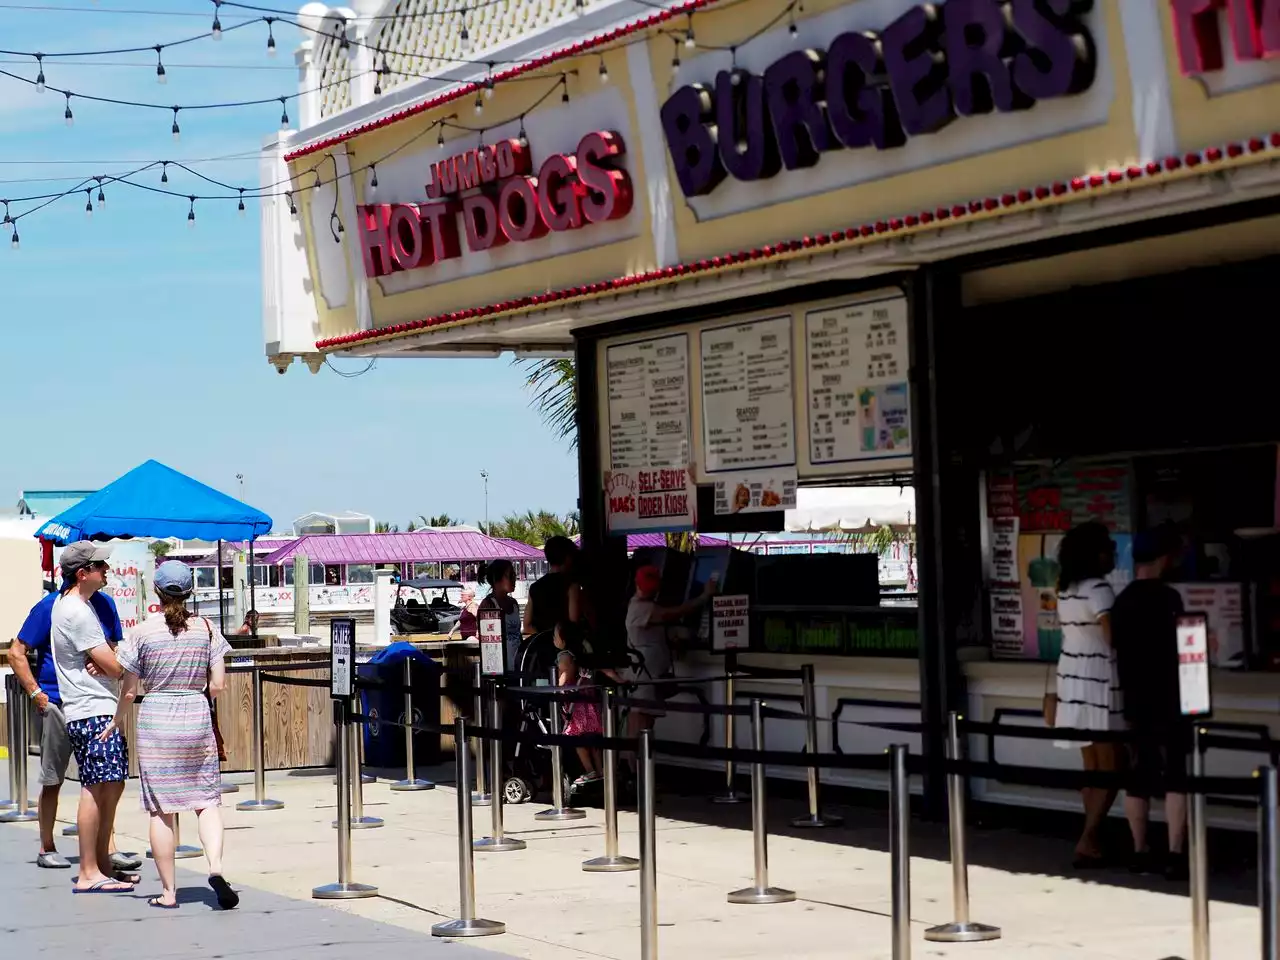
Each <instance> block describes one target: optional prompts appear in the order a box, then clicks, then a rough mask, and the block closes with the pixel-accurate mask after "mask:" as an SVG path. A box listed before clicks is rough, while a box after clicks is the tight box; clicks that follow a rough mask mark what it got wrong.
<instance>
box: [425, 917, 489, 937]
mask: <svg viewBox="0 0 1280 960" xmlns="http://www.w3.org/2000/svg"><path fill="white" fill-rule="evenodd" d="M506 932H507V925H506V924H505V923H499V922H498V921H497V920H479V919H473V920H446V921H444V922H443V923H437V924H435V925H434V926H433V927H432V928H431V935H432V936H433V937H493V936H496V935H497V934H499V933H506Z"/></svg>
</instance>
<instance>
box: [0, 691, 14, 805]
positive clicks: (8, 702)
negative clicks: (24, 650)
mask: <svg viewBox="0 0 1280 960" xmlns="http://www.w3.org/2000/svg"><path fill="white" fill-rule="evenodd" d="M14 679H15V677H14V675H13V674H12V673H6V674H5V675H4V729H5V736H6V737H7V738H8V741H9V753H10V755H12V754H13V731H14V727H15V726H16V724H14V722H13V705H14V703H15V702H16V701H15V700H14V698H13V681H14ZM17 776H18V768H17V766H16V765H15V764H13V763H10V764H9V796H8V797H6V798H5V799H4V800H0V810H12V809H13V808H14V807H15V806H17V797H18V784H17V779H16V778H17Z"/></svg>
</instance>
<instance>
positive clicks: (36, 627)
mask: <svg viewBox="0 0 1280 960" xmlns="http://www.w3.org/2000/svg"><path fill="white" fill-rule="evenodd" d="M57 599H58V594H57V593H50V594H49V595H48V596H46V597H45V598H44V599H43V600H41V601H40V602H39V603H37V604H36V605H35V606H34V607H32V608H31V611H30V612H29V613H28V614H27V619H26V621H25V622H23V624H22V627H21V629H20V630H19V631H18V636H17V637H16V638H15V639H14V641H13V643H12V644H10V646H9V666H10V667H12V668H13V672H14V674H16V675H17V677H18V681H19V683H21V684H22V688H23V689H24V690H25V691H26V692H27V696H28V697H29V698H30V699H31V700H32V701H34V702H35V705H36V709H37V710H38V711H39V712H40V717H41V724H40V728H41V730H40V787H41V789H40V804H39V815H40V855H39V856H38V857H37V858H36V863H37V864H38V865H39V866H41V867H50V868H66V867H69V866H71V864H70V863H68V862H67V860H66V858H65V857H63V856H62V854H60V853H58V851H57V848H56V847H55V846H54V840H53V827H54V821H55V819H56V818H57V814H58V793H59V791H60V790H61V789H62V781H63V780H65V779H66V776H67V765H68V763H70V760H71V741H70V740H69V739H68V737H67V724H66V719H65V718H64V717H63V715H62V697H61V696H60V695H59V692H58V674H57V672H56V670H55V669H54V662H53V642H52V638H51V636H50V630H51V625H52V618H53V604H54V601H56V600H57ZM90 605H91V606H92V607H93V611H94V612H95V613H96V614H97V615H98V620H99V621H100V622H101V623H102V631H103V633H105V634H106V637H107V641H108V642H109V643H111V644H112V645H113V646H114V645H115V644H117V643H119V642H120V641H121V640H122V639H123V638H124V632H123V630H122V629H121V626H120V614H119V613H118V612H117V610H116V604H115V601H114V600H112V599H111V597H110V596H108V595H107V594H105V593H103V592H101V591H99V592H97V593H95V594H94V595H93V597H92V599H91V600H90ZM28 650H31V651H33V652H34V653H35V654H36V669H35V672H34V673H32V671H31V666H30V663H29V662H28V660H27V651H28ZM111 865H112V867H113V868H114V869H115V870H134V869H136V868H138V867H140V866H141V865H142V861H141V860H139V859H137V858H136V857H127V856H124V855H123V854H120V853H118V852H117V851H116V849H115V837H114V836H113V837H112V842H111Z"/></svg>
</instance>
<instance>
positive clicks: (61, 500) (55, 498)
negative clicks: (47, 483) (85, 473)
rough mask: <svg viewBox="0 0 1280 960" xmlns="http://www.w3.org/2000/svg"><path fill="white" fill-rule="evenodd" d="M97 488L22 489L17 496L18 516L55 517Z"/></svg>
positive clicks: (90, 494) (95, 491)
mask: <svg viewBox="0 0 1280 960" xmlns="http://www.w3.org/2000/svg"><path fill="white" fill-rule="evenodd" d="M97 492H98V491H97V490H23V491H22V492H21V494H19V497H18V516H20V517H40V518H42V519H47V518H49V517H56V516H57V515H58V514H60V513H61V512H62V511H63V510H68V509H70V508H71V507H74V506H75V505H76V504H77V503H79V502H80V501H81V500H83V499H85V497H89V496H92V495H93V494H95V493H97Z"/></svg>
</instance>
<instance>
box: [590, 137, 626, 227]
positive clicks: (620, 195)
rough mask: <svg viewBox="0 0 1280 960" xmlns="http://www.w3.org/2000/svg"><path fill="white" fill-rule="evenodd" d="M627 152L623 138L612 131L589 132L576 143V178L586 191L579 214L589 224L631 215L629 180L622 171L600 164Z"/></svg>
mask: <svg viewBox="0 0 1280 960" xmlns="http://www.w3.org/2000/svg"><path fill="white" fill-rule="evenodd" d="M624 153H626V146H625V145H624V144H623V142H622V137H620V136H618V134H616V133H613V132H609V131H606V132H602V133H589V134H587V135H586V136H585V137H583V138H582V140H581V142H580V143H579V144H578V156H577V162H578V179H579V180H581V181H582V185H583V187H584V188H585V189H586V196H585V197H584V198H583V201H582V212H583V214H584V215H585V216H586V218H587V219H588V220H589V221H590V222H592V223H603V222H604V221H606V220H619V219H621V218H622V217H625V216H626V215H627V214H628V213H630V212H631V204H632V200H633V194H632V190H631V178H630V177H629V176H628V175H627V172H626V171H625V170H614V169H611V168H609V167H605V166H602V165H601V163H600V161H601V160H605V159H608V158H612V157H618V156H621V155H622V154H624Z"/></svg>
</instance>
